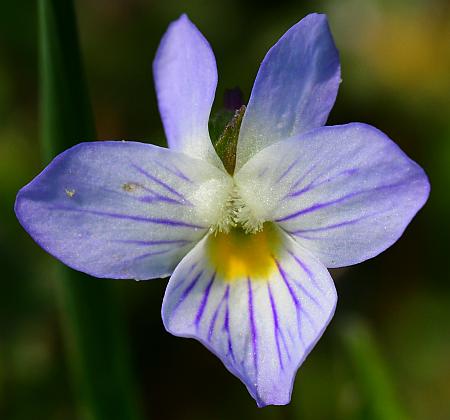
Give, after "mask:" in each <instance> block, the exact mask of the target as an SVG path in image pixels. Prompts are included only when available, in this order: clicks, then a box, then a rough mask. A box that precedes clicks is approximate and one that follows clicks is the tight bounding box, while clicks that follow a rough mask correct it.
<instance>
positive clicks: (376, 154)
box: [236, 123, 429, 267]
mask: <svg viewBox="0 0 450 420" xmlns="http://www.w3.org/2000/svg"><path fill="white" fill-rule="evenodd" d="M236 182H237V183H238V185H239V190H240V193H241V197H242V198H243V199H244V200H245V201H246V202H247V203H248V204H249V206H252V210H253V211H254V212H255V213H256V214H257V217H258V218H259V219H260V220H272V221H275V222H277V223H278V224H279V226H281V227H282V228H283V229H284V230H285V231H287V232H289V233H290V234H292V235H293V236H294V237H295V238H296V239H297V240H298V242H299V243H301V244H302V245H304V246H305V247H307V248H308V249H309V250H310V251H312V252H313V253H314V254H315V255H317V256H318V257H319V258H320V260H321V261H322V262H323V264H325V265H326V266H327V267H342V266H347V265H351V264H356V263H358V262H361V261H364V260H366V259H368V258H372V257H374V256H375V255H378V254H379V253H380V252H382V251H384V250H385V249H386V248H388V247H389V246H391V245H392V244H393V243H394V242H395V241H396V240H397V239H398V238H399V237H400V236H401V234H402V233H403V231H404V230H405V228H406V226H407V225H408V224H409V222H410V221H411V219H412V218H413V217H414V215H415V214H416V213H417V211H418V210H419V209H420V208H421V207H422V206H423V205H424V203H425V202H426V200H427V198H428V194H429V183H428V179H427V176H426V175H425V173H424V171H423V170H422V168H420V166H418V165H417V164H416V163H415V162H413V161H412V160H411V159H409V158H408V157H407V156H406V155H405V154H404V153H403V152H402V151H401V150H400V148H399V147H398V146H397V145H396V144H395V143H394V142H392V141H391V140H390V139H389V138H388V137H387V136H386V135H385V134H383V133H382V132H381V131H379V130H377V129H376V128H374V127H371V126H368V125H365V124H358V123H353V124H347V125H342V126H333V127H322V128H319V129H316V130H314V131H312V132H310V133H308V134H306V135H304V136H301V137H300V138H293V139H290V140H287V141H284V142H279V143H277V144H275V145H273V146H270V147H268V148H267V149H265V150H263V151H262V152H260V153H259V154H258V155H257V156H255V157H254V158H253V159H252V160H250V161H249V162H248V163H247V164H246V165H245V166H244V167H243V168H242V169H241V171H240V172H239V173H238V174H237V176H236Z"/></svg>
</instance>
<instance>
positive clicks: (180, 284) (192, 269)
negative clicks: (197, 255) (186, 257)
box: [172, 262, 198, 293]
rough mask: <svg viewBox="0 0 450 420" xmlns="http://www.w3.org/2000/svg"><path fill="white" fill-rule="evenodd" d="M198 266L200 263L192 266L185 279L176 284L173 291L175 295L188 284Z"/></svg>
mask: <svg viewBox="0 0 450 420" xmlns="http://www.w3.org/2000/svg"><path fill="white" fill-rule="evenodd" d="M197 265H198V262H196V263H194V264H192V265H191V267H190V268H189V272H188V273H187V274H186V275H185V276H184V278H183V279H182V280H181V281H180V282H179V283H178V284H176V285H175V286H174V288H173V289H172V293H174V292H175V291H176V290H178V289H179V288H180V287H182V286H183V285H184V284H185V283H186V281H187V279H189V278H190V276H191V274H192V272H193V271H194V270H195V268H196V267H197Z"/></svg>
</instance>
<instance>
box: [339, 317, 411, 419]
mask: <svg viewBox="0 0 450 420" xmlns="http://www.w3.org/2000/svg"><path fill="white" fill-rule="evenodd" d="M339 332H340V337H341V339H342V342H343V345H344V349H345V350H346V352H347V354H348V357H349V359H350V363H351V366H352V367H353V372H354V375H355V382H356V383H357V385H358V388H359V391H360V392H361V394H362V396H363V399H364V402H365V404H366V407H365V409H366V411H367V412H365V413H364V416H363V418H365V419H367V418H369V419H374V420H379V419H383V420H402V419H407V418H408V416H407V415H406V413H405V412H404V410H403V409H402V407H401V405H400V403H399V401H398V400H397V398H396V395H395V391H394V386H393V384H392V382H391V379H390V377H389V374H388V368H387V366H386V365H385V362H384V360H383V357H382V355H381V352H380V350H379V349H378V346H377V343H376V341H375V338H374V336H373V335H372V333H371V331H370V329H369V327H368V326H367V325H366V324H365V323H364V322H363V321H361V320H358V319H353V318H352V319H349V320H348V321H347V322H346V323H345V324H342V325H341V329H340V330H339Z"/></svg>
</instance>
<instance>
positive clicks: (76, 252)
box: [15, 141, 231, 279]
mask: <svg viewBox="0 0 450 420" xmlns="http://www.w3.org/2000/svg"><path fill="white" fill-rule="evenodd" d="M230 183H231V181H230V179H229V177H228V176H227V175H226V174H224V173H223V172H222V171H220V170H219V169H217V168H216V167H214V166H212V165H210V164H208V163H206V162H204V161H201V160H199V159H193V158H190V157H188V156H186V155H183V154H181V153H177V152H174V151H171V150H169V149H165V148H160V147H157V146H153V145H149V144H143V143H134V142H119V141H117V142H115V141H109V142H94V143H81V144H79V145H77V146H75V147H73V148H71V149H69V150H67V151H65V152H64V153H62V154H60V155H59V156H57V157H56V158H55V159H54V160H53V161H52V162H51V163H50V164H49V165H48V166H47V168H45V169H44V171H43V172H42V173H41V174H40V175H38V176H37V177H36V178H35V179H34V180H33V181H31V182H30V183H29V184H28V185H27V186H25V187H24V188H22V189H21V190H20V191H19V193H18V195H17V200H16V207H15V210H16V215H17V217H18V219H19V221H20V223H21V224H22V226H23V227H24V228H25V230H27V232H28V233H29V234H30V235H31V236H32V237H33V239H34V240H35V241H36V242H37V243H38V244H39V245H40V246H42V248H44V249H45V250H46V251H47V252H49V253H50V254H52V255H53V256H55V257H56V258H58V259H60V260H61V261H62V262H64V263H65V264H67V265H68V266H70V267H72V268H74V269H76V270H79V271H83V272H85V273H88V274H91V275H93V276H96V277H109V278H135V279H149V278H154V277H161V276H166V275H168V274H170V273H171V272H172V271H173V269H174V268H175V266H176V264H177V263H178V262H179V261H180V260H181V258H182V257H183V256H184V255H185V254H186V253H187V252H188V250H189V249H191V248H192V247H193V246H194V245H195V243H196V242H197V241H199V240H200V238H201V237H202V236H203V235H204V234H205V233H206V232H207V231H208V228H209V227H210V226H211V225H212V224H214V223H215V222H216V219H217V217H218V216H217V215H218V214H219V213H220V211H221V206H222V205H223V203H224V200H225V197H226V194H227V188H228V185H229V184H230Z"/></svg>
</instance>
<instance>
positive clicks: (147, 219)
mask: <svg viewBox="0 0 450 420" xmlns="http://www.w3.org/2000/svg"><path fill="white" fill-rule="evenodd" d="M48 209H49V210H61V211H68V212H70V211H71V212H75V213H87V214H92V215H94V216H104V217H110V218H112V219H124V220H133V221H135V222H146V223H152V224H157V225H167V226H178V227H186V228H193V229H206V227H205V226H200V225H194V224H192V223H186V222H182V221H180V220H173V219H164V218H155V217H143V216H132V215H129V214H120V213H110V212H106V211H99V210H88V209H77V208H73V207H68V206H60V205H53V206H48Z"/></svg>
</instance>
